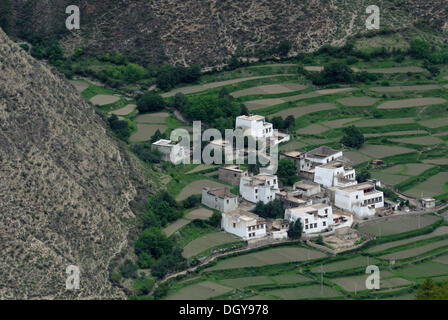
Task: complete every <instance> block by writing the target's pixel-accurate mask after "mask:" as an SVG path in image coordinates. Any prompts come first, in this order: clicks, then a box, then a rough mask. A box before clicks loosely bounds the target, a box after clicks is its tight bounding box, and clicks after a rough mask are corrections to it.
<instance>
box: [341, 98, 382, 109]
mask: <svg viewBox="0 0 448 320" xmlns="http://www.w3.org/2000/svg"><path fill="white" fill-rule="evenodd" d="M337 101H338V102H339V103H340V104H343V105H344V106H349V107H358V106H359V107H365V106H371V105H373V104H375V102H377V101H378V99H375V98H370V97H349V98H342V99H339V100H337Z"/></svg>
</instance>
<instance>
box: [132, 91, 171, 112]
mask: <svg viewBox="0 0 448 320" xmlns="http://www.w3.org/2000/svg"><path fill="white" fill-rule="evenodd" d="M165 106H166V103H165V101H164V100H163V98H162V97H161V96H160V95H158V94H157V93H154V92H152V91H147V92H146V93H145V94H144V95H142V96H141V97H138V98H137V110H138V111H139V112H140V113H146V112H152V111H160V110H163V109H164V108H165Z"/></svg>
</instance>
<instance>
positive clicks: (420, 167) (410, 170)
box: [383, 163, 434, 176]
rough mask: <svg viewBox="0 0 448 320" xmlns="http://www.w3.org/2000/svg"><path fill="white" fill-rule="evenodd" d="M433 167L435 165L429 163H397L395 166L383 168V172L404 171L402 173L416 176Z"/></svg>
mask: <svg viewBox="0 0 448 320" xmlns="http://www.w3.org/2000/svg"><path fill="white" fill-rule="evenodd" d="M432 167H434V166H432V165H429V164H423V163H407V164H397V165H395V166H393V167H390V168H387V169H385V170H383V172H387V173H402V174H406V175H411V176H416V175H419V174H420V173H422V172H424V171H426V170H428V169H431V168H432Z"/></svg>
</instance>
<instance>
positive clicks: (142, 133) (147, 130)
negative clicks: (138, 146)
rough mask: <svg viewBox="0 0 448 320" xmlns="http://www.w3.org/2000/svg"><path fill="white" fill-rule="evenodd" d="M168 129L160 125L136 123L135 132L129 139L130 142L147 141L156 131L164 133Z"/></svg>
mask: <svg viewBox="0 0 448 320" xmlns="http://www.w3.org/2000/svg"><path fill="white" fill-rule="evenodd" d="M167 128H168V127H167V126H165V125H162V124H146V123H137V132H136V133H134V134H133V135H132V136H131V138H130V139H129V140H130V141H132V142H142V141H148V140H150V139H151V137H152V136H153V135H154V133H156V131H157V130H160V132H165V130H166V129H167Z"/></svg>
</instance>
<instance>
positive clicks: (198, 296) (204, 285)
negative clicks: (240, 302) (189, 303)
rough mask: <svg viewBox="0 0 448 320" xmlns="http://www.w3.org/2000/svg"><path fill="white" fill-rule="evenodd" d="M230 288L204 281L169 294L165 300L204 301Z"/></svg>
mask: <svg viewBox="0 0 448 320" xmlns="http://www.w3.org/2000/svg"><path fill="white" fill-rule="evenodd" d="M231 290H232V288H229V287H225V286H222V285H220V284H217V283H215V282H211V281H204V282H200V283H197V284H194V285H191V286H188V287H185V288H182V289H180V290H179V291H178V292H175V293H173V294H169V295H168V296H167V297H166V298H165V299H166V300H205V299H208V298H211V297H215V296H219V295H221V294H224V293H226V292H229V291H231Z"/></svg>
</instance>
